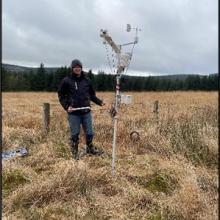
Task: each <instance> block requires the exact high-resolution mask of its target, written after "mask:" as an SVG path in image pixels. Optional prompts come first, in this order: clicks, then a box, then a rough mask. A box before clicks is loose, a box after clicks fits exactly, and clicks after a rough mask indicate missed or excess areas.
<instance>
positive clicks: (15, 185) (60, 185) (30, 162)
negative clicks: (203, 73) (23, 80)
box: [3, 92, 218, 220]
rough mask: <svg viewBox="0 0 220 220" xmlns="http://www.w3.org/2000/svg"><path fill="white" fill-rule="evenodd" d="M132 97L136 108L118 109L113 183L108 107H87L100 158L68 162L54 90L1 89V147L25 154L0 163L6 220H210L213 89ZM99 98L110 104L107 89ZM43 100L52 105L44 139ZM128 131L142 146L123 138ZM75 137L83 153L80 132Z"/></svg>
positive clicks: (214, 195)
mask: <svg viewBox="0 0 220 220" xmlns="http://www.w3.org/2000/svg"><path fill="white" fill-rule="evenodd" d="M129 94H131V95H133V104H132V105H131V106H125V105H121V108H120V114H119V123H118V137H117V161H116V175H115V176H114V177H113V176H112V173H111V150H112V136H113V135H112V128H113V126H112V119H111V117H110V115H109V113H108V112H107V111H106V110H104V109H101V108H100V107H98V106H95V105H93V120H94V130H95V134H96V135H95V138H94V143H95V145H96V146H97V147H98V148H101V149H103V150H104V151H105V152H106V153H107V154H105V155H104V156H102V157H87V156H86V157H83V158H82V159H81V160H80V161H79V162H75V161H74V160H72V159H71V153H70V147H69V127H68V123H67V117H66V113H65V112H64V111H63V110H62V108H61V106H60V105H59V103H58V99H57V94H56V93H3V151H6V150H10V149H16V148H19V147H21V146H26V147H27V148H28V149H29V156H27V157H24V158H14V159H10V160H8V161H3V216H4V218H5V219H7V218H9V217H10V216H11V219H67V220H68V219H71V220H72V219H87V220H90V219H101V220H103V219H149V220H159V219H169V220H174V219H176V220H177V219H186V220H191V219H199V220H200V219H201V220H205V219H207V220H214V219H217V216H218V213H217V200H218V183H217V177H218V176H217V168H218V162H217V157H218V123H217V122H218V118H217V117H218V114H217V113H218V103H217V93H216V92H209V93H208V92H164V93H162V92H161V93H158V92H157V93H156V92H149V93H129ZM98 96H99V97H101V98H103V99H104V100H105V101H106V102H109V103H110V102H112V100H113V93H98ZM155 100H159V105H160V109H159V111H160V112H159V116H158V117H156V116H155V115H154V113H153V103H154V101H155ZM44 102H49V103H50V104H51V125H50V128H51V129H50V133H49V135H48V136H45V134H44V132H43V121H42V120H43V119H42V118H43V115H42V111H43V106H42V104H43V103H44ZM134 130H137V131H139V132H140V136H141V139H140V140H139V141H135V140H134V141H131V140H130V137H129V134H130V133H131V131H134ZM80 141H81V142H80V147H82V146H83V145H84V137H83V134H81V136H80Z"/></svg>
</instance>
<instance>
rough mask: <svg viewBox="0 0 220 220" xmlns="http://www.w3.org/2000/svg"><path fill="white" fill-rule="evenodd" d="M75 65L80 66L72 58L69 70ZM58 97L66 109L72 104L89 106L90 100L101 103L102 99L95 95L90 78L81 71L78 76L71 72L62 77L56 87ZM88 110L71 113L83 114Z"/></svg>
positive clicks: (74, 105) (77, 106) (76, 106)
mask: <svg viewBox="0 0 220 220" xmlns="http://www.w3.org/2000/svg"><path fill="white" fill-rule="evenodd" d="M74 61H76V62H74ZM76 65H78V66H81V67H82V64H81V62H80V61H79V60H73V61H72V64H71V70H72V68H73V67H75V66H76ZM58 97H59V101H60V104H61V105H62V106H63V108H64V109H65V110H66V111H67V109H68V107H69V106H72V107H73V108H79V107H88V106H90V101H93V102H94V103H96V104H97V105H100V106H101V105H102V101H101V100H100V99H99V98H97V97H96V94H95V91H94V89H93V87H92V84H91V82H90V80H89V79H88V78H86V76H85V74H84V72H83V71H82V72H81V75H80V77H77V76H76V75H75V74H74V73H72V72H71V74H70V75H69V76H66V77H65V78H63V80H62V81H61V83H60V85H59V87H58ZM89 111H90V109H83V110H77V111H74V112H72V113H71V114H84V113H87V112H89Z"/></svg>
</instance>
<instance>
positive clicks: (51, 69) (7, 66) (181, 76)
mask: <svg viewBox="0 0 220 220" xmlns="http://www.w3.org/2000/svg"><path fill="white" fill-rule="evenodd" d="M2 67H3V68H4V69H6V70H7V71H10V72H17V73H22V72H23V73H28V72H30V71H31V70H32V71H33V72H36V71H37V69H38V67H25V66H18V65H12V64H2ZM59 68H60V67H44V69H45V71H46V73H54V72H56V71H57V70H58V69H59ZM215 74H217V73H211V74H207V76H208V75H215ZM188 76H204V74H203V75H202V74H175V75H159V76H151V77H154V78H159V79H167V80H177V79H179V80H185V79H186V78H187V77H188ZM129 77H131V76H129Z"/></svg>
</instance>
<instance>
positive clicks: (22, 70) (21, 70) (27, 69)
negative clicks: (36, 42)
mask: <svg viewBox="0 0 220 220" xmlns="http://www.w3.org/2000/svg"><path fill="white" fill-rule="evenodd" d="M2 67H3V68H4V69H5V70H7V71H10V72H17V73H28V72H30V71H31V70H32V71H33V72H36V71H37V69H38V67H25V66H18V65H12V64H4V63H2ZM44 69H45V71H46V73H51V72H56V71H57V70H58V69H59V67H44Z"/></svg>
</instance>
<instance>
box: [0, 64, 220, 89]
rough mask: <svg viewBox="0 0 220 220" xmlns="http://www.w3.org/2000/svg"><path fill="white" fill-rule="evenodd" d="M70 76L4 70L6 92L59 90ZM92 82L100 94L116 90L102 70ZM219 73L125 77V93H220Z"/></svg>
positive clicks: (112, 79) (59, 71)
mask: <svg viewBox="0 0 220 220" xmlns="http://www.w3.org/2000/svg"><path fill="white" fill-rule="evenodd" d="M68 74H70V68H68V67H61V68H58V69H57V70H56V71H55V72H52V71H51V72H48V71H46V70H45V68H44V65H43V64H41V65H40V67H39V68H38V69H37V70H36V71H34V70H30V71H29V72H25V73H21V72H10V71H7V70H6V69H4V68H2V91H57V88H58V85H59V83H60V81H61V80H62V79H63V78H64V77H65V76H67V75H68ZM86 75H87V77H88V78H89V79H90V80H91V81H92V84H93V86H94V88H95V90H96V91H114V90H115V76H114V75H111V74H105V73H104V72H103V71H99V73H98V74H93V73H92V71H91V70H90V71H89V72H88V73H86ZM218 83H219V78H218V74H210V75H209V76H198V75H189V76H187V77H185V78H183V79H172V76H171V78H163V77H153V76H148V77H140V76H127V75H125V76H123V75H122V77H121V90H122V91H175V90H204V91H214V90H218Z"/></svg>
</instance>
